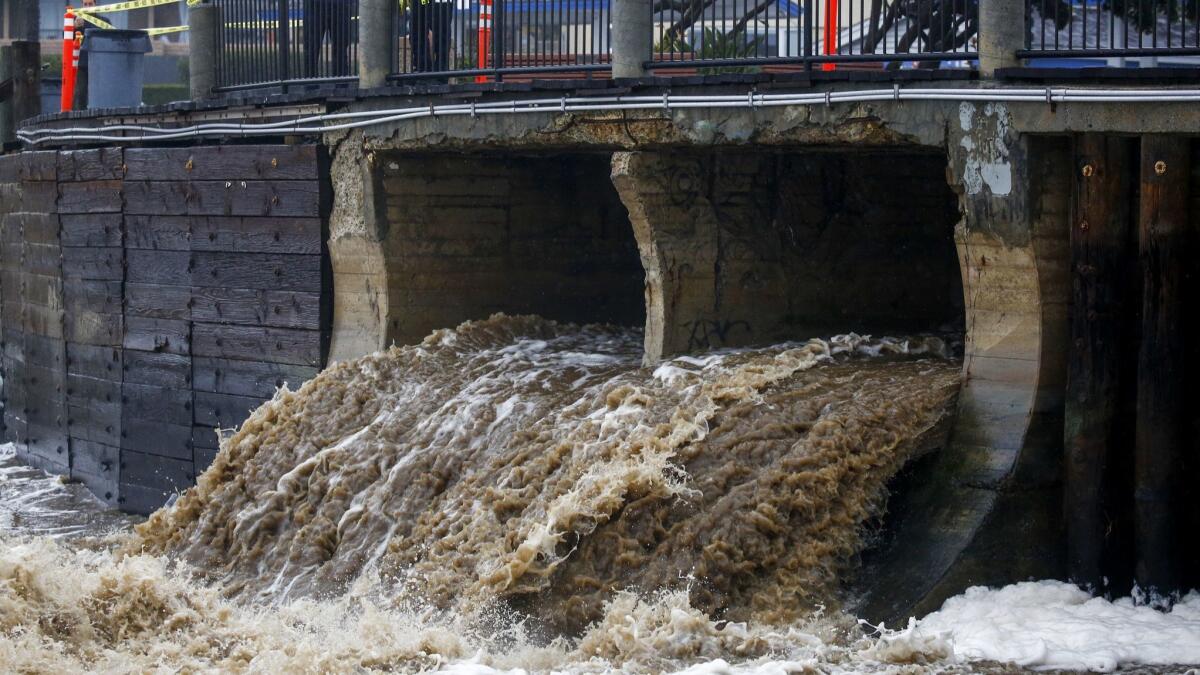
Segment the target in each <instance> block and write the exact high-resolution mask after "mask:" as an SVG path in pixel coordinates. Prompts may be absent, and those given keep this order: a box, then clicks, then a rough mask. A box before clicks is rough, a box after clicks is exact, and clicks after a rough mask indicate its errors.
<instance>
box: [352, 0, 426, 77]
mask: <svg viewBox="0 0 1200 675" xmlns="http://www.w3.org/2000/svg"><path fill="white" fill-rule="evenodd" d="M418 1H419V0H418ZM399 7H400V5H399V4H398V3H397V2H396V0H358V86H359V87H361V88H363V89H370V88H372V87H382V86H383V85H385V84H387V78H388V75H390V74H391V73H390V72H389V71H391V69H392V51H393V50H394V49H395V48H396V47H395V45H394V44H393V42H392V39H393V37H394V36H393V33H394V28H393V22H394V21H395V20H396V12H398V11H399Z"/></svg>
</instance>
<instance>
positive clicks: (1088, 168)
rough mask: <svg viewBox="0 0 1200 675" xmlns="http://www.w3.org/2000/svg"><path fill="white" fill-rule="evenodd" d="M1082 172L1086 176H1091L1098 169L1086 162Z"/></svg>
mask: <svg viewBox="0 0 1200 675" xmlns="http://www.w3.org/2000/svg"><path fill="white" fill-rule="evenodd" d="M1082 173H1083V177H1084V178H1091V176H1092V174H1094V173H1096V169H1095V167H1093V166H1092V165H1091V164H1084V165H1083V172H1082Z"/></svg>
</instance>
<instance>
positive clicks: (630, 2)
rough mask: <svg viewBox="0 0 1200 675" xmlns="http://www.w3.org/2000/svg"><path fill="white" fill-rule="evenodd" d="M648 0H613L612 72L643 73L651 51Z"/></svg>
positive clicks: (651, 12) (651, 13)
mask: <svg viewBox="0 0 1200 675" xmlns="http://www.w3.org/2000/svg"><path fill="white" fill-rule="evenodd" d="M651 3H652V0H613V3H612V36H611V38H610V40H611V42H610V44H612V75H613V77H643V76H645V74H646V62H647V61H649V60H650V59H651V58H652V54H653V51H654V9H653V5H652V4H651Z"/></svg>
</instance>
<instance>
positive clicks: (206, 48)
mask: <svg viewBox="0 0 1200 675" xmlns="http://www.w3.org/2000/svg"><path fill="white" fill-rule="evenodd" d="M220 25H221V8H220V7H217V6H216V5H208V4H204V5H196V6H195V7H192V8H191V9H190V10H189V11H188V33H189V35H188V40H189V42H190V47H191V55H190V56H189V57H188V75H189V79H190V81H191V89H192V100H193V101H202V100H204V99H208V98H212V97H213V95H214V94H213V89H214V88H215V87H216V86H217V29H218V27H219V26H220Z"/></svg>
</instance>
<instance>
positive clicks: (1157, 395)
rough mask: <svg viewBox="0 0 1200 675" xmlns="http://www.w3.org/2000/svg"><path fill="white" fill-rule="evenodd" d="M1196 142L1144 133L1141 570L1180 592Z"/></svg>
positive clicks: (1149, 584) (1142, 579)
mask: <svg viewBox="0 0 1200 675" xmlns="http://www.w3.org/2000/svg"><path fill="white" fill-rule="evenodd" d="M1190 167H1191V151H1190V142H1189V140H1188V139H1187V138H1184V137H1178V136H1167V135H1148V136H1143V137H1142V151H1141V209H1140V216H1139V230H1138V245H1139V261H1140V263H1141V269H1142V275H1143V286H1142V334H1141V346H1140V348H1139V350H1138V378H1137V421H1136V425H1137V431H1136V434H1135V436H1136V440H1135V455H1136V457H1135V465H1136V466H1135V470H1134V481H1135V484H1136V489H1135V494H1134V536H1135V540H1136V556H1137V561H1136V566H1135V572H1134V573H1135V576H1136V580H1137V583H1138V585H1139V586H1140V587H1141V588H1143V589H1145V590H1153V591H1158V592H1163V593H1165V592H1171V591H1175V590H1178V588H1179V582H1180V576H1179V575H1180V570H1181V565H1182V562H1183V561H1182V555H1181V553H1182V547H1181V543H1182V542H1181V534H1182V533H1181V532H1180V531H1179V530H1180V528H1179V527H1178V522H1179V511H1180V509H1181V507H1182V504H1181V503H1180V502H1181V501H1182V500H1181V499H1180V497H1181V494H1180V487H1181V486H1180V483H1181V481H1180V480H1179V478H1180V471H1181V460H1182V455H1183V443H1184V427H1185V426H1186V425H1187V423H1188V422H1187V418H1186V417H1185V415H1186V412H1187V411H1186V408H1185V406H1184V403H1183V402H1184V395H1185V389H1184V387H1185V380H1184V374H1183V371H1182V367H1183V359H1184V349H1185V347H1186V345H1185V343H1184V339H1183V337H1184V336H1183V331H1182V320H1183V303H1184V300H1185V298H1184V294H1183V292H1182V286H1183V269H1184V265H1185V264H1187V262H1188V261H1187V252H1186V250H1185V249H1186V248H1187V241H1188V184H1189V178H1190V173H1191V168H1190Z"/></svg>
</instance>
